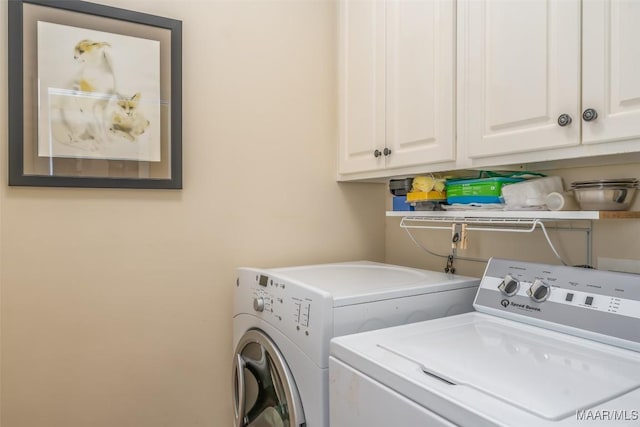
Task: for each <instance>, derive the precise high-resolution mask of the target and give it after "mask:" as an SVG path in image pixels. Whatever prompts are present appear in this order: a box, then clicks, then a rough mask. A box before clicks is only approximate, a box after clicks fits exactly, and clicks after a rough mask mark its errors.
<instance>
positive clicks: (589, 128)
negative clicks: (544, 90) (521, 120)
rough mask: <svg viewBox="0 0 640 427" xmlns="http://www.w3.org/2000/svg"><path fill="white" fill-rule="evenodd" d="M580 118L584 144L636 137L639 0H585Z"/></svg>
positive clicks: (639, 127) (639, 118)
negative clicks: (585, 116) (589, 113)
mask: <svg viewBox="0 0 640 427" xmlns="http://www.w3.org/2000/svg"><path fill="white" fill-rule="evenodd" d="M583 16H584V18H583V19H584V21H583V22H584V27H583V40H584V41H583V70H582V76H583V102H582V107H583V110H585V109H588V108H591V109H594V110H595V111H596V112H597V115H598V116H597V118H596V119H594V120H591V121H588V122H587V121H583V124H582V139H583V143H585V144H593V143H598V142H609V141H619V140H625V139H632V138H638V137H640V43H639V40H640V2H639V1H637V0H584V4H583Z"/></svg>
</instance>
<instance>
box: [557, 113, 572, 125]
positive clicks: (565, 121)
mask: <svg viewBox="0 0 640 427" xmlns="http://www.w3.org/2000/svg"><path fill="white" fill-rule="evenodd" d="M570 124H571V116H570V115H568V114H560V115H559V116H558V125H559V126H562V127H565V126H568V125H570Z"/></svg>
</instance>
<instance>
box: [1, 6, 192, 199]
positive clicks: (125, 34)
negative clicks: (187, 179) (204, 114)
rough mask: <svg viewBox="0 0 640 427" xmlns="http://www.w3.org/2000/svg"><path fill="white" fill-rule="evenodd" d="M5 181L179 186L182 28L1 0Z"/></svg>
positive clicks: (98, 9) (144, 17)
mask: <svg viewBox="0 0 640 427" xmlns="http://www.w3.org/2000/svg"><path fill="white" fill-rule="evenodd" d="M9 185H27V186H54V187H109V188H173V189H180V188H182V23H181V22H180V21H177V20H174V19H169V18H163V17H159V16H154V15H149V14H145V13H139V12H133V11H129V10H125V9H119V8H114V7H108V6H103V5H98V4H94V3H88V2H84V1H77V0H9Z"/></svg>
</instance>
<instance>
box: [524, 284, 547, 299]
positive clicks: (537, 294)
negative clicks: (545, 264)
mask: <svg viewBox="0 0 640 427" xmlns="http://www.w3.org/2000/svg"><path fill="white" fill-rule="evenodd" d="M550 294H551V286H549V285H547V284H546V283H544V282H543V281H542V280H539V279H536V280H534V281H533V283H532V284H531V287H530V288H529V289H528V290H527V295H529V297H531V299H532V300H534V301H535V302H542V301H544V300H546V299H547V298H549V295H550Z"/></svg>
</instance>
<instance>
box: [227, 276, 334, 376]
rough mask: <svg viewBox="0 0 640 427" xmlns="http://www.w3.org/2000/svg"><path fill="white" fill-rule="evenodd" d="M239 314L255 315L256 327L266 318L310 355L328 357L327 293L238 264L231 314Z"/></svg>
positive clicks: (330, 329) (329, 315) (329, 311)
mask: <svg viewBox="0 0 640 427" xmlns="http://www.w3.org/2000/svg"><path fill="white" fill-rule="evenodd" d="M242 314H244V315H250V316H253V317H255V318H256V325H257V326H256V327H258V328H259V327H261V326H260V325H261V323H260V322H267V323H268V324H269V325H271V326H272V327H273V328H275V329H276V330H278V331H279V333H282V334H284V335H285V336H286V337H287V338H288V339H290V340H291V341H293V342H294V343H295V345H296V346H298V347H300V348H301V349H303V350H304V351H305V353H307V354H310V355H312V357H313V358H315V359H316V360H317V361H318V364H321V362H322V361H323V360H325V359H326V358H327V357H328V342H329V339H330V337H331V334H332V333H333V300H332V298H331V297H330V295H328V294H325V293H322V292H320V291H318V290H317V289H314V288H310V287H308V286H305V285H304V284H302V283H297V282H294V281H291V280H286V279H283V278H280V277H278V276H276V275H273V274H271V273H270V272H268V271H264V270H259V269H251V268H241V269H239V270H238V279H237V282H236V292H235V296H234V316H237V315H242ZM325 343H326V344H325ZM325 347H326V348H325ZM325 353H326V354H325ZM325 364H326V362H325Z"/></svg>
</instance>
